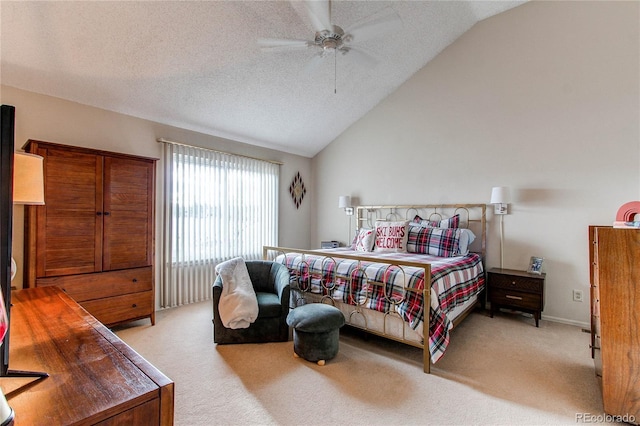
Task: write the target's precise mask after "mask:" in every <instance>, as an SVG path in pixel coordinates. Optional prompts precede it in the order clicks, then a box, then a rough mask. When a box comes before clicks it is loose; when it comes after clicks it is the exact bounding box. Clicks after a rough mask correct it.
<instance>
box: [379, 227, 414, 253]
mask: <svg viewBox="0 0 640 426" xmlns="http://www.w3.org/2000/svg"><path fill="white" fill-rule="evenodd" d="M408 225H409V221H408V220H405V221H402V222H384V221H376V246H375V249H374V251H377V252H395V253H406V252H407V238H408V237H409V233H408V232H407V228H408Z"/></svg>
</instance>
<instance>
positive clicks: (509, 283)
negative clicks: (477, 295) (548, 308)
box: [487, 268, 547, 327]
mask: <svg viewBox="0 0 640 426" xmlns="http://www.w3.org/2000/svg"><path fill="white" fill-rule="evenodd" d="M546 275H547V274H530V273H528V272H525V271H516V270H514V269H500V268H493V269H490V270H489V271H488V272H487V285H488V287H489V302H490V303H491V318H493V313H494V311H497V310H499V309H500V308H502V307H504V308H511V309H515V310H517V311H523V312H528V313H531V314H533V315H534V318H535V320H536V327H538V322H539V321H540V315H541V313H542V310H543V309H544V280H545V277H546Z"/></svg>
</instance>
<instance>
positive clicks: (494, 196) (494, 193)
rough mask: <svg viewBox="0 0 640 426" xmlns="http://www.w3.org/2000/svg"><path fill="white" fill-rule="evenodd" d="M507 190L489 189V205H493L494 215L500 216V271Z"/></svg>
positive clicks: (507, 198)
mask: <svg viewBox="0 0 640 426" xmlns="http://www.w3.org/2000/svg"><path fill="white" fill-rule="evenodd" d="M508 202H509V188H507V187H505V186H494V187H493V188H492V189H491V201H490V202H489V203H490V204H493V205H494V211H493V212H494V213H495V214H497V215H500V269H502V268H503V264H504V215H506V214H508V207H509V204H507V203H508Z"/></svg>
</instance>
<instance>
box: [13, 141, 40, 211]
mask: <svg viewBox="0 0 640 426" xmlns="http://www.w3.org/2000/svg"><path fill="white" fill-rule="evenodd" d="M43 162H44V159H43V158H42V157H41V156H39V155H35V154H28V153H26V152H16V153H15V154H14V157H13V204H33V205H43V204H44V172H43V168H42V166H43Z"/></svg>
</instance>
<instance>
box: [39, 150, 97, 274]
mask: <svg viewBox="0 0 640 426" xmlns="http://www.w3.org/2000/svg"><path fill="white" fill-rule="evenodd" d="M44 151H45V152H44V156H45V158H46V161H45V170H44V173H45V205H44V207H43V208H42V209H40V210H39V214H38V229H39V231H41V232H38V241H37V245H36V250H37V257H36V265H37V274H38V276H57V275H66V274H78V273H87V272H97V271H100V270H102V244H101V242H100V238H101V235H102V218H101V217H100V216H98V213H99V212H101V211H102V173H103V161H102V157H101V156H96V155H91V154H82V153H71V152H67V151H65V150H59V149H55V148H49V149H46V150H44Z"/></svg>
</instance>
